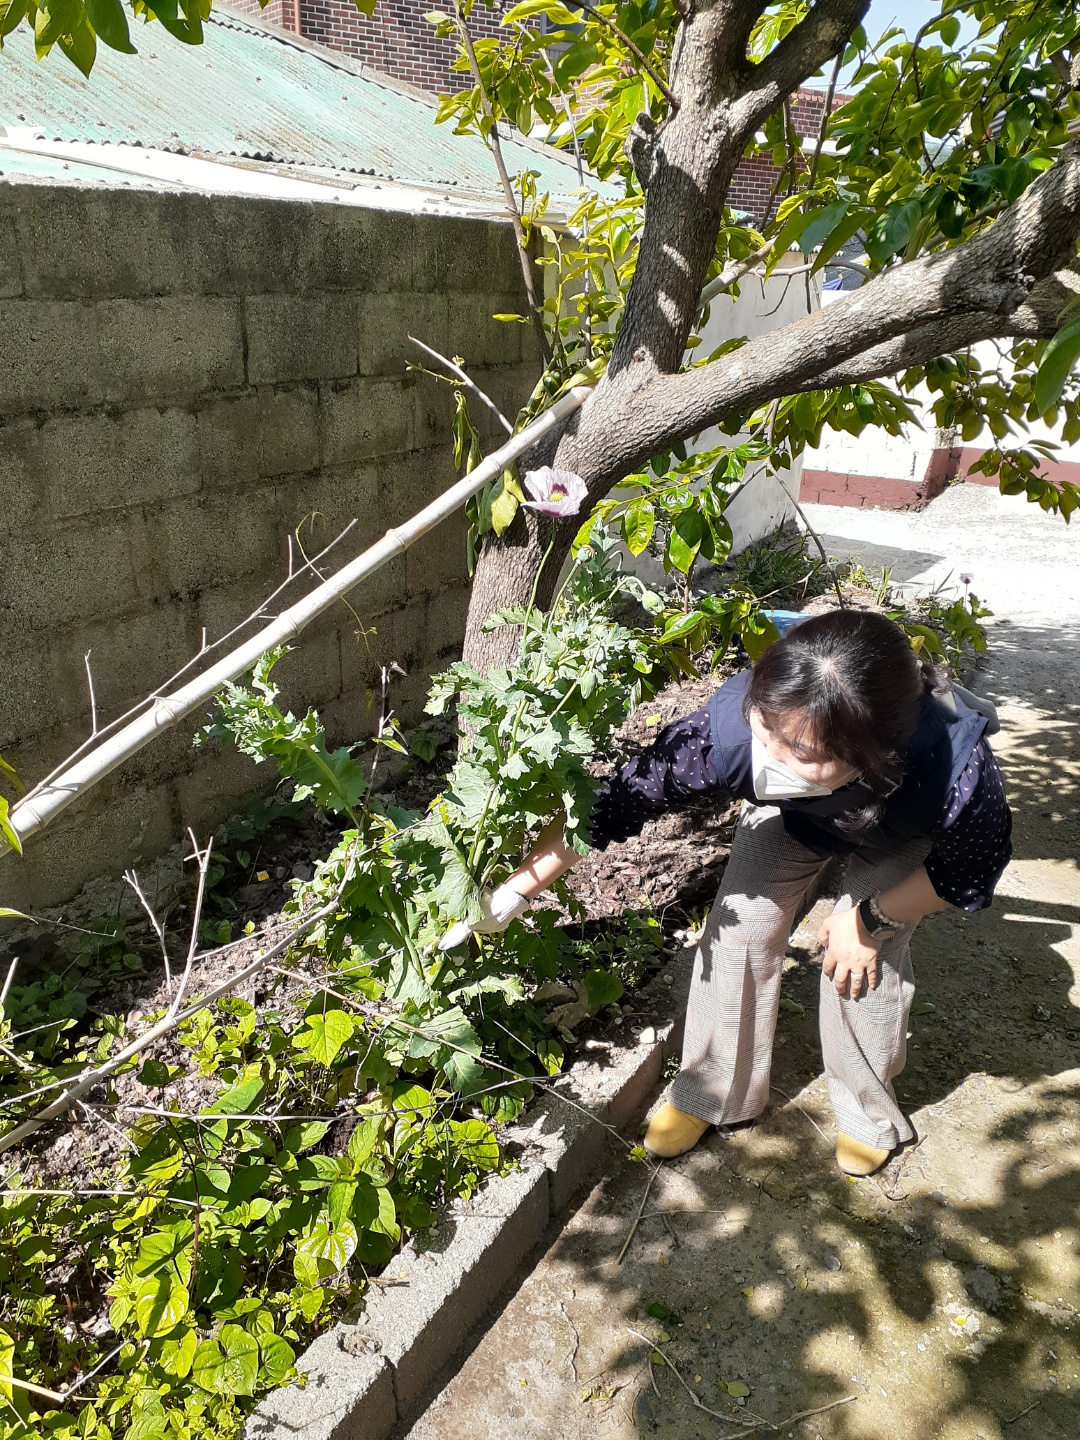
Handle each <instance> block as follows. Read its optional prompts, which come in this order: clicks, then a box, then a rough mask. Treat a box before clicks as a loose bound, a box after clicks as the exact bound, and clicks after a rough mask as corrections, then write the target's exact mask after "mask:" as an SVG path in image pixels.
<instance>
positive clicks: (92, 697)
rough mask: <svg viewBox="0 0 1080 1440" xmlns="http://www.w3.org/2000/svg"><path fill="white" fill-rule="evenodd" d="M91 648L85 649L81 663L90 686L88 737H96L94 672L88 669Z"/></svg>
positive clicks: (91, 652)
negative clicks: (84, 667)
mask: <svg viewBox="0 0 1080 1440" xmlns="http://www.w3.org/2000/svg"><path fill="white" fill-rule="evenodd" d="M93 653H94V652H93V650H87V652H86V654H85V655H84V656H83V664H84V665H85V666H86V683H87V685H88V686H89V688H90V739H91V740H93V739H95V738H96V737H97V733H98V728H97V696H96V695H95V694H94V672H93V671H92V670H91V669H90V656H91V655H92V654H93Z"/></svg>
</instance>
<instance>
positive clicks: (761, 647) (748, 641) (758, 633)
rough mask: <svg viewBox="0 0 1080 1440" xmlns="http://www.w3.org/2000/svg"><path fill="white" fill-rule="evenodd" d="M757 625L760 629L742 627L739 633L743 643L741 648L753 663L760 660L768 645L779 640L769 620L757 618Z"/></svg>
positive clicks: (778, 633) (774, 627)
mask: <svg viewBox="0 0 1080 1440" xmlns="http://www.w3.org/2000/svg"><path fill="white" fill-rule="evenodd" d="M759 624H760V626H761V628H760V629H758V628H755V627H754V626H752V625H743V626H742V627H741V629H740V631H739V638H740V639H741V640H742V642H743V648H744V649H745V650H746V653H747V655H749V656H750V659H751V660H753V661H755V662H757V661H758V660H760V659H761V657H762V655H764V654H765V651H766V650H767V649H768V648H769V646H770V645H772V644H774V643H775V642H776V641H777V640H779V639H780V631H779V630H777V628H776V626H775V625H774V624H773V623H772V621H771V620H766V619H764V617H759Z"/></svg>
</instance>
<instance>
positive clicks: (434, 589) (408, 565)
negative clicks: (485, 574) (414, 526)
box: [405, 514, 469, 595]
mask: <svg viewBox="0 0 1080 1440" xmlns="http://www.w3.org/2000/svg"><path fill="white" fill-rule="evenodd" d="M466 529H467V522H466V520H465V516H464V515H463V514H462V515H460V516H458V515H453V516H451V517H450V518H449V519H448V520H444V521H443V523H442V524H441V525H440V526H438V527H437V528H436V529H435V530H432V531H431V532H430V533H429V534H427V535H425V536H424V538H423V539H422V540H418V541H417V542H416V544H415V545H413V546H412V547H411V549H409V550H408V551H406V555H405V587H406V589H407V591H408V593H409V594H410V595H421V594H428V595H435V594H438V593H440V592H441V591H442V590H443V589H444V588H445V587H446V586H448V585H455V584H460V585H467V584H468V582H469V559H468V549H467V542H466Z"/></svg>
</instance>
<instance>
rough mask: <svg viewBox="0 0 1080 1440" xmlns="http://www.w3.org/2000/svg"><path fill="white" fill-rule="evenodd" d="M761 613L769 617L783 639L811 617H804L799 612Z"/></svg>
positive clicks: (776, 611) (770, 611)
mask: <svg viewBox="0 0 1080 1440" xmlns="http://www.w3.org/2000/svg"><path fill="white" fill-rule="evenodd" d="M761 613H762V614H763V615H767V616H768V617H769V619H770V620H771V621H772V623H773V624H774V625H775V626H776V628H777V630H779V631H780V635H781V638H782V637H783V636H785V635H786V634H787V633H788V631H789V630H791V629H792V628H793V627H794V626H796V625H799V624H801V623H802V621H804V620H809V619H810V616H809V615H802V614H800V613H799V611H798V610H763V611H762V612H761Z"/></svg>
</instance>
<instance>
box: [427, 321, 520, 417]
mask: <svg viewBox="0 0 1080 1440" xmlns="http://www.w3.org/2000/svg"><path fill="white" fill-rule="evenodd" d="M409 339H410V340H411V341H412V343H413V344H414V345H416V346H418V347H419V348H420V349H421V350H423V352H424V353H425V355H430V356H431V358H432V359H433V360H437V361H438V362H439V364H440V365H442V366H443V367H444V368H445V369H447V370H449V371H450V374H451V375H453V376H455V377H456V378H457V379H458V380H460V381H461V383H462V384H463V385H464V386H465V388H466V389H467V390H471V391H472V393H473V394H474V395H475V396H476V398H477V399H478V400H479V401H480V402H481V403H482V404H484V405H486V406H487V408H488V409H489V410H490V411H491V413H492V414H493V415H494V416H495V419H496V420H498V422H499V424H500V425H501V426H502V427H503V429H504V430H505V431H506V433H507V434H508V435H512V434H513V433H514V427H513V425H511V424H510V421H509V420H508V419H507V418H506V416H505V415H504V414H503V413H502V411H501V410H500V409H499V407H498V406H497V405H496V404H495V401H494V400H492V398H491V396H490V395H485V394H484V392H483V390H481V389H480V386H479V385H477V383H476V381H475V380H473V379H471V378H470V377H469V376H468V375H466V373H465V371H464V370H463V369H462V368H461V366H460V365H455V364H454V362H453V360H448V359H447V358H446V356H445V355H440V354H439V352H438V351H437V350H433V349H432V348H431V346H430V345H425V344H424V342H423V340H417V338H416V336H415V335H410V336H409Z"/></svg>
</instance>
